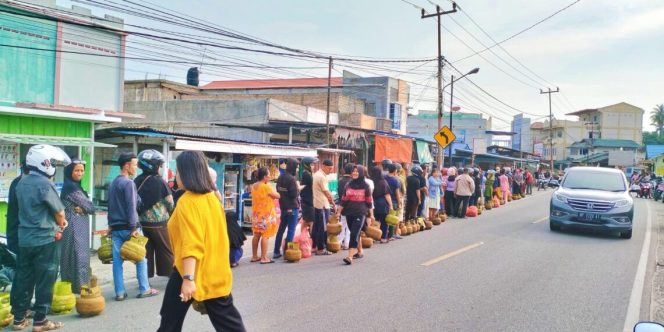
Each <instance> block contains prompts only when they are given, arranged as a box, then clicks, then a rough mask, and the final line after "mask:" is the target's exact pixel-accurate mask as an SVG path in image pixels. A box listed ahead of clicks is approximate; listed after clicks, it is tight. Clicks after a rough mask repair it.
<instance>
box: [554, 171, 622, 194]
mask: <svg viewBox="0 0 664 332" xmlns="http://www.w3.org/2000/svg"><path fill="white" fill-rule="evenodd" d="M563 188H567V189H592V190H604V191H624V190H627V188H625V179H624V176H623V175H622V174H618V173H607V172H593V171H576V172H569V173H568V174H567V177H566V178H565V180H564V182H563Z"/></svg>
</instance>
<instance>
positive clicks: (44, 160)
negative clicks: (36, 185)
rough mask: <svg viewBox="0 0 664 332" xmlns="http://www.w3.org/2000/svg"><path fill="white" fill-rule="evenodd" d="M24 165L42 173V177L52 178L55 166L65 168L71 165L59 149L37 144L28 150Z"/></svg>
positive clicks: (69, 160) (67, 157) (66, 156)
mask: <svg viewBox="0 0 664 332" xmlns="http://www.w3.org/2000/svg"><path fill="white" fill-rule="evenodd" d="M25 163H26V165H28V166H29V167H31V168H33V169H36V170H38V171H40V172H41V173H44V175H47V176H49V177H52V176H53V175H55V167H56V166H67V165H69V164H70V163H71V159H69V156H68V155H67V154H66V153H65V152H64V151H62V149H60V148H57V147H55V146H52V145H47V144H38V145H35V146H33V147H31V148H30V150H28V155H27V156H26V158H25Z"/></svg>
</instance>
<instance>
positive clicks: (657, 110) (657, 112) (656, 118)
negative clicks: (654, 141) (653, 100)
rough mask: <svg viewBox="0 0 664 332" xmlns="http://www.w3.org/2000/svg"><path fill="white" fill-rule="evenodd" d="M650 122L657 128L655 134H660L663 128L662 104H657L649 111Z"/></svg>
mask: <svg viewBox="0 0 664 332" xmlns="http://www.w3.org/2000/svg"><path fill="white" fill-rule="evenodd" d="M650 124H651V125H653V126H655V127H656V128H657V134H658V135H659V136H662V131H663V130H664V104H659V105H657V106H655V107H654V108H653V109H652V113H650Z"/></svg>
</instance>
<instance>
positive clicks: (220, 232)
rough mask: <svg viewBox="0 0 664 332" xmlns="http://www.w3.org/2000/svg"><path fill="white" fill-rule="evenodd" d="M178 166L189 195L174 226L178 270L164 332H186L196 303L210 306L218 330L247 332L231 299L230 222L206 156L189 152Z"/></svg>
mask: <svg viewBox="0 0 664 332" xmlns="http://www.w3.org/2000/svg"><path fill="white" fill-rule="evenodd" d="M176 161H177V176H176V181H177V184H178V187H179V188H182V189H184V190H185V193H184V194H183V195H182V197H180V199H179V200H178V204H177V207H176V209H175V211H174V212H173V215H172V216H171V218H170V220H169V221H168V234H169V238H170V240H171V247H172V248H173V256H174V260H173V264H174V265H175V268H174V270H173V273H171V276H170V278H169V280H168V284H167V285H166V292H165V294H164V301H163V303H162V306H161V311H160V312H159V313H160V315H161V324H160V326H159V330H158V331H181V330H182V324H183V323H184V318H185V316H186V315H187V310H189V306H190V305H191V303H192V300H193V301H198V302H202V304H203V305H205V308H206V309H207V312H208V315H209V317H210V321H211V322H212V325H213V326H214V328H215V330H216V331H245V328H244V323H243V322H242V317H241V316H240V313H239V312H238V310H237V309H236V308H235V306H234V305H233V297H232V295H231V287H232V285H233V275H232V273H231V268H230V262H229V250H230V247H229V241H228V233H227V230H226V219H225V216H224V213H223V209H222V207H221V203H220V202H219V200H218V199H217V197H216V196H215V195H214V188H215V186H214V183H213V182H212V180H211V178H210V174H209V173H208V169H207V162H206V159H205V156H204V155H203V153H201V152H198V151H184V152H182V153H181V154H180V155H179V156H178V157H177V159H176Z"/></svg>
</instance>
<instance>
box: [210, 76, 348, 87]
mask: <svg viewBox="0 0 664 332" xmlns="http://www.w3.org/2000/svg"><path fill="white" fill-rule="evenodd" d="M343 81H344V79H343V77H332V87H340V86H341V85H343ZM324 87H327V77H315V78H288V79H270V80H234V81H212V82H210V83H208V84H206V85H204V86H202V87H201V89H202V90H215V89H280V88H324Z"/></svg>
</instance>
